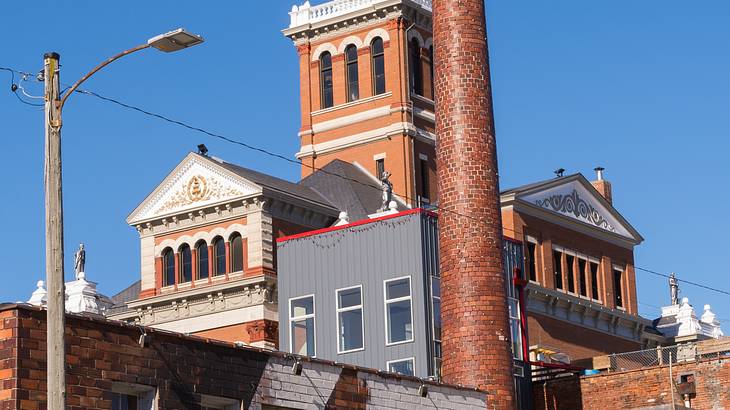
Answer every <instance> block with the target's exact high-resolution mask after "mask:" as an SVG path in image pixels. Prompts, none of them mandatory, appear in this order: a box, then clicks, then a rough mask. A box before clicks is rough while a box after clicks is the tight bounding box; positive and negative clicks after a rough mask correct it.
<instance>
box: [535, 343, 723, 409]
mask: <svg viewBox="0 0 730 410" xmlns="http://www.w3.org/2000/svg"><path fill="white" fill-rule="evenodd" d="M672 373H673V377H674V380H675V381H677V380H678V379H679V377H680V375H683V374H687V373H693V374H694V380H695V386H696V393H695V394H694V395H692V396H691V397H690V401H691V406H692V408H696V409H719V408H729V407H730V389H728V387H727V386H730V357H727V356H721V357H719V358H714V359H705V360H700V361H696V362H688V363H679V364H674V365H673V366H672ZM669 380H670V377H669V366H653V367H644V368H641V369H635V370H627V371H622V372H614V373H602V374H599V375H594V376H582V377H569V378H561V379H555V380H550V381H543V382H537V383H535V384H533V394H534V408H535V409H546V410H548V409H580V408H583V409H592V408H621V409H630V408H648V407H652V406H661V405H670V404H671V403H672V393H671V392H672V388H671V387H670V384H669ZM674 402H675V403H676V404H677V405H684V398H683V397H680V395H679V394H677V393H676V390H675V397H674Z"/></svg>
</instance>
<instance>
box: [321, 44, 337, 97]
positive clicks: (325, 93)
mask: <svg viewBox="0 0 730 410" xmlns="http://www.w3.org/2000/svg"><path fill="white" fill-rule="evenodd" d="M319 88H320V94H321V100H322V101H321V105H322V108H329V107H331V106H332V105H333V103H334V101H333V99H332V55H331V54H330V53H329V51H325V52H324V53H322V55H321V56H319Z"/></svg>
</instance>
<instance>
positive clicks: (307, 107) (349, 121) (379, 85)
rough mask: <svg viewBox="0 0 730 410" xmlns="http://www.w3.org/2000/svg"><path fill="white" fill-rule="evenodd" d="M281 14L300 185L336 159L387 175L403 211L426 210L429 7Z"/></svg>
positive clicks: (333, 6)
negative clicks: (297, 111)
mask: <svg viewBox="0 0 730 410" xmlns="http://www.w3.org/2000/svg"><path fill="white" fill-rule="evenodd" d="M289 14H290V16H291V23H290V25H289V28H287V29H285V30H284V31H283V32H284V35H286V36H287V37H289V38H290V39H291V40H292V41H293V42H294V44H295V46H296V49H297V52H298V54H299V68H300V82H299V83H300V95H301V116H302V117H301V129H300V131H299V139H300V149H299V152H298V153H297V154H296V156H297V158H299V159H301V160H302V162H303V164H304V165H303V166H302V177H306V176H308V175H309V174H311V173H312V172H313V171H314V169H316V168H321V167H323V166H325V165H327V163H329V162H330V161H332V160H334V159H340V160H343V161H347V162H350V163H356V164H357V165H359V166H360V167H361V168H363V169H364V170H366V171H367V172H368V173H370V174H371V175H372V176H373V177H377V178H378V179H379V178H380V175H381V174H382V172H383V171H388V172H389V173H390V174H391V177H390V181H391V182H392V183H393V190H394V193H395V194H396V195H397V196H399V197H400V198H401V199H402V200H403V201H404V202H406V203H408V204H409V205H411V206H417V205H420V204H423V203H433V202H435V201H436V158H435V141H436V138H435V135H434V130H435V115H434V101H433V86H432V84H433V81H432V78H433V75H432V73H433V69H432V64H431V61H432V58H431V57H432V55H433V47H432V39H431V2H430V1H426V0H418V1H413V0H396V1H393V0H360V1H341V0H335V1H330V2H327V3H324V4H320V5H315V6H312V5H310V4H309V2H305V3H304V4H303V5H301V6H294V7H292V10H291V12H290V13H289ZM374 183H376V181H374Z"/></svg>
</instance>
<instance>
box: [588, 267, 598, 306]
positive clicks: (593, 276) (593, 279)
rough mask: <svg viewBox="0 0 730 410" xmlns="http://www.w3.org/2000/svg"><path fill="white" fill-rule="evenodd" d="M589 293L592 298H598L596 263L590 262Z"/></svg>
mask: <svg viewBox="0 0 730 410" xmlns="http://www.w3.org/2000/svg"><path fill="white" fill-rule="evenodd" d="M590 267H591V294H592V297H593V299H596V300H598V264H597V263H593V262H591V264H590Z"/></svg>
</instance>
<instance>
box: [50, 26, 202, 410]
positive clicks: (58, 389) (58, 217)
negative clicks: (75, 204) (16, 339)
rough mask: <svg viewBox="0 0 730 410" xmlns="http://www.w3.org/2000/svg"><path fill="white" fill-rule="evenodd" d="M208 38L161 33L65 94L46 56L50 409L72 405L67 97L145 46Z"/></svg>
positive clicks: (54, 56) (184, 44)
mask: <svg viewBox="0 0 730 410" xmlns="http://www.w3.org/2000/svg"><path fill="white" fill-rule="evenodd" d="M202 42H203V37H201V36H199V35H195V34H191V33H189V32H187V31H185V29H182V28H179V29H177V30H173V31H170V32H167V33H164V34H160V35H159V36H155V37H153V38H151V39H149V40H148V41H147V43H146V44H142V45H139V46H137V47H133V48H130V49H128V50H125V51H122V52H121V53H119V54H116V55H114V56H112V57H111V58H109V59H107V60H106V61H104V62H102V63H101V64H99V65H97V66H96V67H95V68H94V69H93V70H91V71H89V72H88V73H87V74H86V75H85V76H83V77H81V78H80V79H79V80H78V81H76V83H74V85H72V86H71V87H70V88H69V89H68V90H67V91H66V92H65V93H64V94H63V96H61V95H60V89H59V86H60V80H59V64H58V62H59V60H60V58H61V57H60V56H59V55H58V53H46V54H45V55H44V56H43V60H44V61H43V63H44V64H43V71H44V81H45V93H44V99H45V123H46V124H45V125H46V127H45V133H46V134H45V168H44V183H45V209H46V283H47V284H48V305H47V306H48V309H47V318H46V325H47V327H46V329H47V341H48V348H47V360H48V363H47V368H48V373H47V378H48V383H47V386H48V390H47V393H48V408H49V409H65V408H66V369H65V359H66V357H65V354H66V347H65V345H64V337H63V335H64V331H65V328H66V323H65V322H66V318H65V291H64V271H63V190H62V185H61V126H62V121H61V111H62V109H63V105H64V104H65V103H66V100H67V99H68V97H69V96H71V95H72V94H73V93H74V92H75V91H76V89H77V88H78V87H79V86H80V85H81V84H82V83H83V82H84V81H86V80H87V79H88V78H89V77H91V76H92V75H94V73H96V72H97V71H99V70H101V69H102V68H104V67H106V66H107V65H109V64H111V63H112V62H114V61H116V60H118V59H119V58H121V57H124V56H126V55H128V54H132V53H134V52H136V51H140V50H144V49H145V48H149V47H153V48H156V49H158V50H160V51H164V52H167V53H169V52H173V51H178V50H182V49H184V48H188V47H192V46H194V45H197V44H200V43H202Z"/></svg>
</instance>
